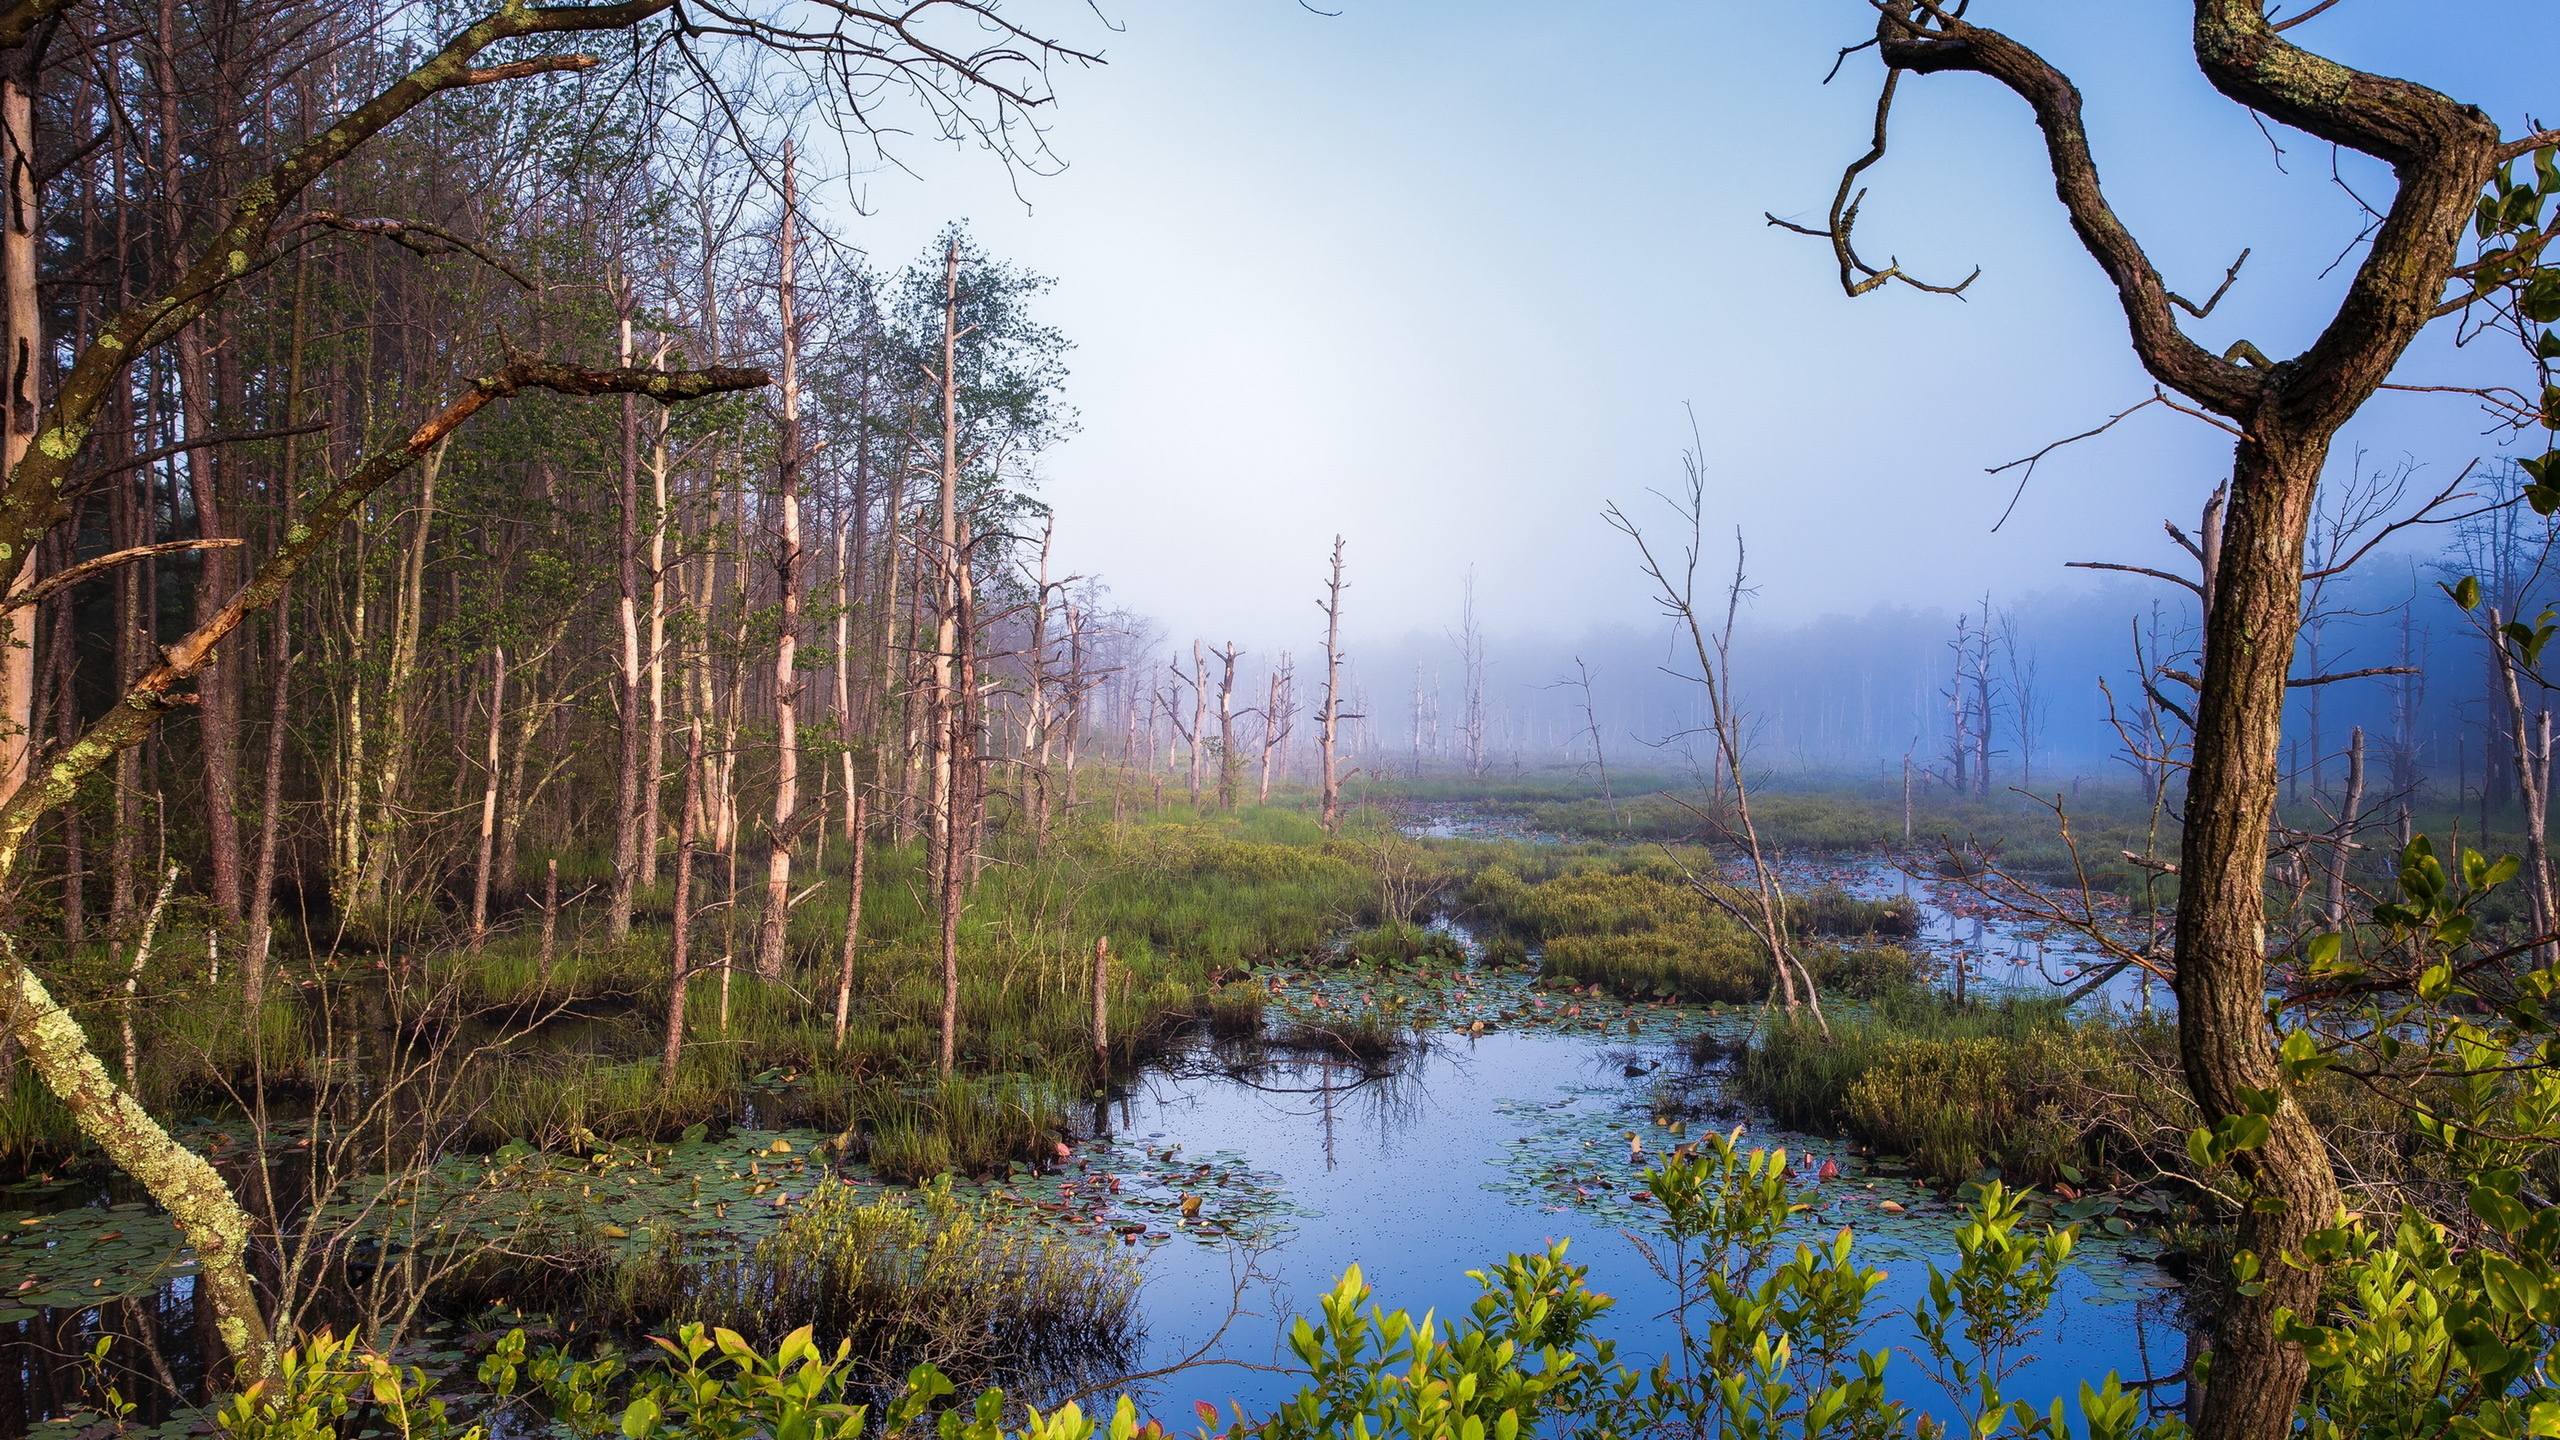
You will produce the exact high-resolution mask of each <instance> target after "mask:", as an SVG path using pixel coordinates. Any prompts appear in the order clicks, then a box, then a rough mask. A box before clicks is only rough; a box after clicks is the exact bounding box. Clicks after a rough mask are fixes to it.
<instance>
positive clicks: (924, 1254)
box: [616, 1183, 1140, 1385]
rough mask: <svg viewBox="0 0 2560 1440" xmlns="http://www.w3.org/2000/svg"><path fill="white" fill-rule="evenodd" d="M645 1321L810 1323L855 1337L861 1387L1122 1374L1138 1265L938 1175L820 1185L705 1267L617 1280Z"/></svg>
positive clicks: (673, 1264)
mask: <svg viewBox="0 0 2560 1440" xmlns="http://www.w3.org/2000/svg"><path fill="white" fill-rule="evenodd" d="M616 1285H617V1289H618V1291H619V1298H620V1301H621V1308H622V1310H623V1312H624V1313H625V1314H626V1315H629V1316H630V1318H632V1319H634V1320H636V1321H639V1322H641V1323H647V1324H657V1323H663V1322H667V1321H681V1320H699V1321H702V1322H705V1323H708V1324H714V1325H724V1326H727V1327H729V1328H730V1329H733V1330H736V1331H738V1332H739V1333H740V1334H742V1335H745V1336H746V1337H748V1338H749V1339H750V1340H753V1341H755V1342H757V1343H759V1344H771V1343H772V1342H774V1341H775V1340H778V1339H779V1338H781V1336H782V1335H784V1334H785V1333H787V1332H788V1331H790V1330H791V1329H792V1328H794V1327H796V1326H798V1325H802V1324H808V1325H812V1326H814V1327H815V1328H816V1331H817V1335H818V1338H819V1340H820V1342H821V1348H827V1349H831V1348H832V1347H833V1346H834V1344H835V1342H836V1341H837V1340H838V1339H847V1340H850V1341H852V1343H853V1346H854V1353H855V1356H856V1359H857V1361H858V1363H859V1364H860V1366H861V1372H862V1374H863V1376H864V1378H865V1381H866V1383H868V1384H874V1385H879V1384H888V1383H891V1382H894V1381H895V1380H896V1379H898V1378H899V1377H901V1376H903V1375H905V1374H906V1373H907V1371H908V1370H910V1369H911V1368H913V1367H914V1366H916V1365H920V1364H932V1365H934V1366H936V1367H938V1368H940V1369H941V1370H942V1371H943V1372H944V1373H946V1374H948V1375H950V1376H951V1377H952V1378H953V1379H955V1380H957V1381H959V1382H960V1383H962V1384H963V1385H980V1384H986V1383H992V1382H996V1381H1011V1382H1014V1383H1017V1384H1019V1383H1024V1382H1026V1381H1033V1380H1037V1381H1041V1382H1054V1381H1057V1380H1060V1379H1069V1378H1072V1377H1075V1376H1078V1375H1083V1374H1087V1373H1108V1372H1110V1371H1111V1370H1113V1369H1115V1368H1121V1369H1125V1368H1126V1367H1127V1366H1128V1365H1129V1364H1130V1363H1132V1361H1133V1360H1134V1357H1135V1355H1136V1350H1137V1343H1138V1339H1139V1333H1140V1332H1139V1325H1138V1318H1137V1308H1136V1301H1137V1293H1138V1275H1137V1271H1136V1267H1135V1266H1133V1265H1131V1264H1130V1263H1128V1262H1127V1261H1126V1260H1125V1259H1123V1258H1122V1257H1121V1256H1119V1255H1118V1254H1117V1253H1116V1252H1113V1251H1110V1250H1107V1249H1104V1248H1102V1247H1101V1246H1099V1245H1097V1244H1095V1243H1093V1242H1091V1241H1080V1240H1075V1239H1070V1238H1067V1237H1064V1236H1060V1235H1057V1234H1055V1233H1053V1232H1049V1231H1046V1230H1043V1229H1040V1228H1038V1227H1037V1226H1035V1225H1034V1224H1031V1223H1028V1222H1025V1221H1023V1220H1020V1219H1018V1218H1015V1217H1013V1216H1010V1215H1008V1214H1006V1213H1004V1212H1002V1211H1001V1210H1000V1209H998V1208H997V1206H996V1204H995V1203H993V1202H989V1201H985V1200H971V1199H962V1198H960V1197H957V1196H955V1195H953V1194H952V1192H951V1189H950V1187H949V1185H948V1184H944V1183H936V1184H934V1185H930V1186H927V1187H925V1188H923V1189H919V1190H916V1191H913V1192H910V1193H904V1194H898V1193H881V1192H879V1191H876V1190H875V1191H866V1190H861V1189H856V1188H854V1187H850V1186H845V1185H833V1184H831V1185H825V1186H822V1187H821V1188H820V1189H819V1190H817V1191H816V1192H815V1193H814V1194H812V1195H811V1196H810V1197H809V1198H808V1199H807V1201H806V1202H804V1203H803V1204H802V1205H801V1206H800V1207H799V1208H797V1209H796V1210H794V1211H793V1212H792V1213H791V1215H790V1216H789V1217H788V1218H787V1219H785V1220H784V1221H783V1222H782V1223H781V1225H780V1227H779V1228H778V1229H776V1230H775V1232H774V1233H773V1234H771V1235H769V1236H767V1237H766V1238H765V1239H763V1240H762V1241H760V1242H758V1243H757V1244H756V1246H755V1247H754V1249H753V1250H751V1251H749V1252H748V1253H746V1254H744V1255H740V1256H737V1257H734V1258H731V1259H727V1260H722V1261H718V1262H714V1263H712V1264H709V1265H697V1264H691V1263H688V1262H687V1261H686V1260H685V1259H684V1258H683V1257H682V1256H680V1255H675V1254H669V1253H653V1254H652V1255H651V1256H649V1257H647V1258H645V1259H643V1260H640V1261H637V1262H634V1264H633V1265H632V1266H631V1267H630V1269H629V1270H628V1271H627V1272H626V1273H624V1274H622V1275H621V1276H619V1277H617V1281H616Z"/></svg>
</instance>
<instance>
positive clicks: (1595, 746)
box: [1549, 655, 1618, 825]
mask: <svg viewBox="0 0 2560 1440" xmlns="http://www.w3.org/2000/svg"><path fill="white" fill-rule="evenodd" d="M1555 683H1556V685H1559V686H1563V685H1569V686H1572V687H1573V688H1574V690H1575V691H1576V692H1577V693H1578V694H1580V695H1581V697H1582V738H1584V739H1586V740H1588V741H1590V742H1591V768H1592V771H1593V772H1594V773H1596V774H1597V775H1598V776H1599V777H1600V800H1601V803H1603V804H1605V805H1607V806H1608V807H1609V823H1610V824H1612V825H1614V824H1616V823H1618V796H1617V793H1616V792H1615V791H1613V790H1611V789H1610V788H1609V756H1608V753H1607V752H1606V751H1605V750H1603V749H1602V748H1601V746H1600V710H1599V707H1598V706H1597V705H1596V704H1595V703H1594V702H1593V700H1592V698H1591V667H1590V666H1588V665H1585V664H1584V663H1582V657H1581V656H1579V655H1576V656H1574V657H1573V677H1572V678H1571V679H1569V680H1558V681H1557V682H1555ZM1549 688H1554V687H1549Z"/></svg>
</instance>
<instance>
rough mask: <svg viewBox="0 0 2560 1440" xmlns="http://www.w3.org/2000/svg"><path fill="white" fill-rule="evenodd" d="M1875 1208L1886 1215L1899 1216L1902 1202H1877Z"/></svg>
mask: <svg viewBox="0 0 2560 1440" xmlns="http://www.w3.org/2000/svg"><path fill="white" fill-rule="evenodd" d="M1876 1208H1877V1209H1879V1210H1881V1211H1883V1212H1884V1213H1886V1214H1887V1215H1899V1214H1901V1213H1902V1202H1901V1201H1899V1200H1879V1201H1877V1202H1876Z"/></svg>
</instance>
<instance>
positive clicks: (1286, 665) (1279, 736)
mask: <svg viewBox="0 0 2560 1440" xmlns="http://www.w3.org/2000/svg"><path fill="white" fill-rule="evenodd" d="M1297 718H1298V670H1297V665H1296V663H1295V662H1294V661H1292V660H1291V659H1290V658H1289V652H1288V651H1286V650H1283V651H1281V652H1280V663H1279V664H1277V665H1274V666H1272V667H1271V677H1270V693H1269V694H1268V695H1267V696H1266V697H1265V698H1264V699H1263V702H1262V789H1261V794H1260V800H1261V803H1262V804H1265V805H1268V804H1270V803H1271V762H1272V759H1273V757H1274V756H1276V755H1278V754H1279V753H1280V747H1282V746H1283V745H1286V744H1287V743H1288V741H1289V731H1290V729H1291V727H1292V726H1293V725H1295V724H1296V722H1297Z"/></svg>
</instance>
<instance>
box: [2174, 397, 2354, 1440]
mask: <svg viewBox="0 0 2560 1440" xmlns="http://www.w3.org/2000/svg"><path fill="white" fill-rule="evenodd" d="M2327 455H2328V445H2327V442H2326V439H2325V438H2323V439H2320V440H2312V441H2298V442H2295V443H2293V444H2290V445H2279V444H2270V443H2267V442H2265V441H2263V440H2247V441H2243V442H2242V443H2241V446H2240V450H2239V457H2238V460H2237V463H2236V465H2235V467H2234V472H2233V476H2232V486H2231V508H2230V512H2229V515H2228V517H2227V518H2226V520H2225V522H2224V528H2223V541H2222V554H2221V557H2220V558H2221V567H2220V573H2219V575H2218V576H2217V577H2216V582H2215V585H2214V587H2213V605H2212V609H2211V611H2210V613H2208V615H2207V616H2206V618H2205V643H2204V676H2203V684H2202V686H2201V687H2200V689H2199V693H2198V695H2197V700H2196V728H2195V752H2194V769H2193V770H2192V771H2191V772H2190V774H2189V776H2188V782H2187V814H2186V828H2185V833H2184V835H2183V838H2182V840H2181V842H2180V847H2179V882H2180V883H2179V889H2178V917H2177V954H2178V969H2177V994H2178V1049H2179V1053H2180V1055H2181V1056H2182V1057H2183V1058H2184V1061H2185V1065H2186V1075H2187V1086H2188V1088H2189V1089H2190V1090H2192V1091H2193V1092H2194V1093H2195V1098H2196V1102H2197V1104H2198V1106H2199V1107H2200V1108H2201V1109H2202V1111H2203V1113H2204V1114H2205V1115H2206V1116H2207V1117H2208V1118H2213V1117H2223V1116H2237V1115H2246V1114H2248V1113H2250V1112H2251V1111H2252V1110H2254V1109H2259V1108H2263V1105H2262V1102H2261V1101H2260V1100H2259V1098H2258V1097H2262V1096H2265V1095H2273V1096H2275V1097H2276V1098H2275V1108H2274V1111H2273V1113H2272V1114H2270V1115H2268V1117H2267V1119H2268V1131H2267V1139H2266V1143H2265V1144H2264V1145H2261V1146H2258V1147H2257V1148H2255V1149H2252V1150H2248V1151H2244V1152H2242V1153H2241V1154H2239V1155H2237V1156H2235V1157H2233V1162H2232V1163H2233V1165H2234V1166H2235V1168H2237V1170H2238V1171H2239V1175H2240V1179H2241V1182H2242V1184H2243V1185H2244V1186H2246V1187H2247V1190H2248V1194H2249V1199H2250V1202H2251V1203H2249V1204H2248V1205H2247V1206H2246V1208H2245V1209H2244V1210H2243V1211H2242V1214H2241V1218H2240V1226H2239V1233H2238V1237H2237V1239H2238V1244H2239V1247H2240V1248H2241V1249H2242V1250H2244V1251H2247V1252H2248V1253H2249V1254H2251V1255H2254V1256H2256V1257H2257V1259H2258V1262H2259V1272H2260V1273H2259V1277H2258V1278H2259V1280H2260V1281H2261V1282H2262V1283H2261V1284H2260V1285H2259V1287H2258V1288H2257V1289H2256V1290H2255V1292H2254V1293H2241V1292H2240V1291H2239V1289H2238V1288H2237V1287H2234V1290H2233V1293H2232V1294H2230V1295H2229V1296H2228V1297H2227V1299H2226V1302H2225V1304H2224V1306H2223V1310H2222V1313H2221V1315H2220V1316H2219V1317H2218V1319H2217V1321H2216V1324H2215V1327H2214V1343H2213V1377H2212V1383H2210V1384H2208V1385H2207V1386H2206V1387H2205V1400H2204V1424H2203V1426H2202V1433H2204V1434H2208V1435H2255V1436H2266V1435H2282V1434H2285V1433H2287V1432H2288V1431H2289V1430H2290V1429H2291V1428H2292V1424H2293V1407H2294V1403H2295V1400H2296V1399H2297V1397H2299V1396H2300V1395H2301V1393H2302V1386H2303V1382H2304V1380H2305V1379H2306V1378H2307V1377H2308V1375H2309V1373H2310V1372H2309V1365H2308V1362H2307V1361H2306V1360H2305V1359H2304V1357H2303V1354H2302V1350H2301V1348H2300V1347H2299V1346H2296V1345H2292V1344H2288V1343H2286V1342H2284V1341H2282V1340H2280V1339H2279V1338H2278V1336H2277V1330H2276V1312H2277V1311H2279V1310H2288V1311H2291V1312H2293V1313H2294V1314H2297V1315H2307V1314H2310V1313H2312V1312H2313V1311H2314V1310H2315V1309H2316V1308H2317V1305H2318V1302H2319V1297H2320V1272H2319V1271H2317V1270H2314V1269H2308V1268H2303V1267H2299V1266H2296V1265H2293V1264H2289V1263H2287V1261H2286V1260H2285V1259H2284V1258H2283V1257H2285V1256H2288V1255H2292V1254H2295V1253H2298V1252H2299V1251H2300V1250H2301V1248H2302V1243H2303V1241H2304V1240H2305V1239H2307V1238H2308V1237H2309V1236H2310V1235H2311V1233H2312V1232H2313V1231H2315V1230H2318V1229H2320V1228H2321V1227H2323V1226H2326V1225H2329V1224H2331V1223H2333V1222H2334V1221H2335V1220H2336V1219H2337V1216H2338V1211H2339V1206H2340V1203H2341V1202H2340V1198H2339V1193H2338V1181H2337V1176H2336V1174H2335V1173H2334V1172H2333V1171H2332V1170H2331V1168H2330V1163H2329V1154H2328V1150H2327V1148H2326V1146H2325V1144H2324V1142H2323V1141H2322V1140H2321V1138H2320V1133H2319V1132H2318V1131H2317V1130H2316V1129H2314V1128H2313V1126H2312V1123H2311V1119H2310V1117H2309V1116H2308V1115H2307V1114H2305V1113H2304V1112H2303V1109H2302V1106H2301V1104H2300V1102H2299V1101H2297V1100H2296V1099H2295V1098H2294V1096H2293V1094H2292V1093H2291V1091H2290V1089H2289V1088H2288V1087H2286V1086H2285V1085H2283V1084H2282V1083H2281V1082H2280V1079H2279V1075H2278V1072H2277V1069H2276V1052H2275V1041H2274V1034H2273V1031H2272V1027H2270V1026H2269V1025H2268V1024H2267V1018H2266V1015H2267V961H2266V947H2267V915H2266V888H2265V887H2266V869H2267V827H2268V826H2269V825H2270V824H2272V823H2273V821H2274V819H2275V808H2276V785H2277V781H2278V778H2279V768H2280V767H2279V764H2278V760H2279V748H2280V745H2281V741H2282V733H2283V724H2284V701H2285V691H2286V685H2287V682H2288V680H2289V679H2290V678H2291V672H2292V663H2293V650H2294V637H2295V633H2296V631H2297V629H2298V627H2299V623H2300V620H2301V611H2302V580H2301V576H2302V552H2303V536H2304V532H2305V529H2306V527H2307V526H2308V524H2309V522H2310V518H2311V506H2312V497H2313V494H2314V492H2315V490H2316V489H2317V487H2318V485H2319V479H2320V469H2321V465H2322V463H2323V462H2324V461H2325V460H2326V458H2327Z"/></svg>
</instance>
